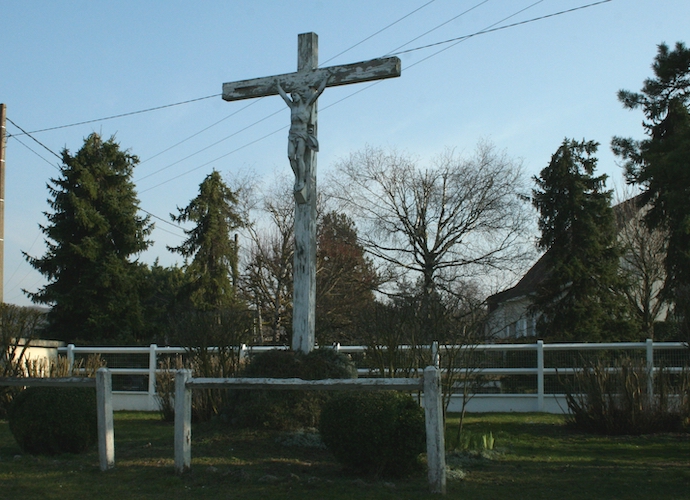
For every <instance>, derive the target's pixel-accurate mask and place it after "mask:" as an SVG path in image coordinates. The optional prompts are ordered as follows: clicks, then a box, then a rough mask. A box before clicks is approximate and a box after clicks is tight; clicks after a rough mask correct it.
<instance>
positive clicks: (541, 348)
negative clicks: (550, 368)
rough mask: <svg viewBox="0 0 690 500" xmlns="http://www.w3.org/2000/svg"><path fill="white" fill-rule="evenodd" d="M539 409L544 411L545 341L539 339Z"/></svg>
mask: <svg viewBox="0 0 690 500" xmlns="http://www.w3.org/2000/svg"><path fill="white" fill-rule="evenodd" d="M537 411H539V412H543V411H544V341H543V340H537Z"/></svg>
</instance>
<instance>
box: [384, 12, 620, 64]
mask: <svg viewBox="0 0 690 500" xmlns="http://www.w3.org/2000/svg"><path fill="white" fill-rule="evenodd" d="M543 1H544V0H540V1H539V2H535V3H533V4H532V5H529V6H528V7H525V8H524V9H522V10H520V11H519V12H516V13H515V14H512V15H510V16H508V17H506V18H504V19H502V20H501V21H498V22H497V23H494V24H492V25H491V26H489V27H488V28H484V29H483V30H481V31H477V32H475V33H472V34H469V35H464V36H460V37H457V38H451V39H449V40H444V41H442V42H436V43H432V44H429V45H424V46H421V47H416V48H414V49H409V50H403V51H401V52H396V53H393V54H390V55H394V56H397V55H400V54H408V53H410V52H415V51H417V50H423V49H428V48H430V47H436V46H438V45H444V44H446V43H451V42H456V41H457V42H458V43H460V42H464V41H465V40H467V39H468V38H472V37H475V36H478V35H485V34H487V33H493V32H495V31H500V30H504V29H508V28H515V27H517V26H522V25H525V24H529V23H533V22H536V21H542V20H544V19H548V18H551V17H556V16H560V15H563V14H570V13H572V12H575V11H578V10H582V9H587V8H589V7H595V6H597V5H601V4H604V3H608V2H611V1H612V0H601V1H600V2H594V3H590V4H587V5H581V6H579V7H574V8H572V9H568V10H561V11H559V12H554V13H552V14H547V15H544V16H539V17H534V18H532V19H526V20H525V21H520V22H517V23H513V24H506V25H505V26H499V27H498V28H493V26H495V25H496V24H498V23H502V22H503V21H505V20H507V19H510V18H511V17H515V16H516V15H517V14H520V13H521V12H524V11H525V10H527V9H530V8H532V7H533V6H535V5H536V4H538V3H541V2H543ZM455 45H457V44H453V45H451V47H454V46H455ZM448 48H450V47H448ZM444 50H445V49H444ZM436 54H438V52H437V53H436ZM434 55H435V54H434ZM420 62H421V61H420Z"/></svg>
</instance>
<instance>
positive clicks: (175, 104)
mask: <svg viewBox="0 0 690 500" xmlns="http://www.w3.org/2000/svg"><path fill="white" fill-rule="evenodd" d="M220 95H222V94H213V95H208V96H206V97H197V98H196V99H188V100H186V101H182V102H175V103H173V104H164V105H163V106H156V107H153V108H147V109H141V110H139V111H130V112H128V113H121V114H119V115H112V116H106V117H104V118H95V119H93V120H86V121H83V122H77V123H70V124H68V125H59V126H57V127H49V128H42V129H39V130H33V131H31V132H26V131H24V130H22V132H24V134H26V135H28V134H38V133H39V132H48V131H49V130H59V129H62V128H69V127H76V126H78V125H87V124H89V123H96V122H103V121H106V120H114V119H115V118H123V117H125V116H132V115H139V114H141V113H148V112H150V111H158V110H160V109H165V108H172V107H173V106H181V105H182V104H189V103H191V102H197V101H203V100H204V99H212V98H214V97H218V96H220ZM24 134H17V135H24Z"/></svg>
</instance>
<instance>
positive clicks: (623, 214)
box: [486, 195, 642, 312]
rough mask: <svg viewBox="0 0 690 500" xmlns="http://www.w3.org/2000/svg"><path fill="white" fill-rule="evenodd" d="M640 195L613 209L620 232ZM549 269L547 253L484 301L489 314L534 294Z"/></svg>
mask: <svg viewBox="0 0 690 500" xmlns="http://www.w3.org/2000/svg"><path fill="white" fill-rule="evenodd" d="M641 197H642V195H637V196H634V197H632V198H629V199H627V200H625V201H623V202H621V203H619V204H618V205H615V206H614V207H613V213H614V216H615V217H616V228H617V229H618V230H619V231H620V230H621V229H622V228H623V226H624V225H625V224H627V223H628V222H629V221H630V220H631V219H632V218H633V217H634V216H635V215H636V214H637V213H638V212H639V211H640V210H641V209H642V207H641V206H640V200H641ZM550 268H551V256H550V254H549V252H548V251H547V252H546V253H544V254H543V255H542V256H541V257H540V258H539V260H537V262H536V263H535V264H534V265H533V266H532V267H531V268H530V269H529V271H527V273H525V275H524V276H523V277H522V279H521V280H520V281H518V283H517V285H515V286H513V287H511V288H508V289H507V290H504V291H502V292H499V293H496V294H494V295H491V296H489V297H488V298H487V299H486V300H487V303H488V306H489V312H492V311H494V310H495V309H496V308H497V307H498V306H499V305H500V304H502V303H504V302H507V301H509V300H511V299H515V298H518V297H524V296H527V295H531V294H532V293H534V292H535V291H536V289H537V287H538V286H539V284H540V283H542V282H543V281H544V280H545V279H546V277H547V276H548V272H549V270H550Z"/></svg>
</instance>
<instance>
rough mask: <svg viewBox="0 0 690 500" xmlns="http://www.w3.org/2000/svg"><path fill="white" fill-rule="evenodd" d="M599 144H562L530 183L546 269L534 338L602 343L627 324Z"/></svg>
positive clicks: (537, 308)
mask: <svg viewBox="0 0 690 500" xmlns="http://www.w3.org/2000/svg"><path fill="white" fill-rule="evenodd" d="M596 150H597V144H596V143H595V142H592V141H582V142H576V141H573V140H568V139H566V140H564V141H563V143H562V144H561V146H560V147H559V148H558V151H556V153H555V154H554V155H553V156H552V158H551V163H550V164H549V166H548V167H546V168H545V169H543V170H542V171H541V173H540V176H539V177H535V182H536V184H537V189H535V190H533V197H532V202H533V204H534V206H535V208H536V209H537V210H538V211H539V229H540V230H541V238H540V239H539V243H538V244H539V247H540V248H541V249H542V250H545V251H547V252H548V255H547V258H548V259H549V263H550V269H549V271H548V275H547V276H546V279H545V281H544V282H543V283H542V285H541V286H540V287H539V290H538V292H537V296H536V297H535V302H534V307H535V309H536V311H538V312H539V313H541V316H540V319H539V322H538V325H537V326H538V331H539V334H540V335H541V336H542V337H543V338H548V339H552V340H576V341H586V340H605V339H612V338H616V337H618V336H620V332H619V331H617V330H618V329H619V326H620V325H618V322H620V321H623V320H624V319H625V314H624V309H623V304H622V301H621V300H620V296H619V295H618V294H617V293H615V292H616V288H617V286H618V279H619V278H618V259H619V251H618V249H617V245H616V229H615V219H614V214H613V210H612V208H611V194H612V193H611V191H607V190H606V189H605V181H606V175H601V176H594V170H595V169H596V162H597V159H596V158H595V157H594V156H593V155H594V153H596Z"/></svg>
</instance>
